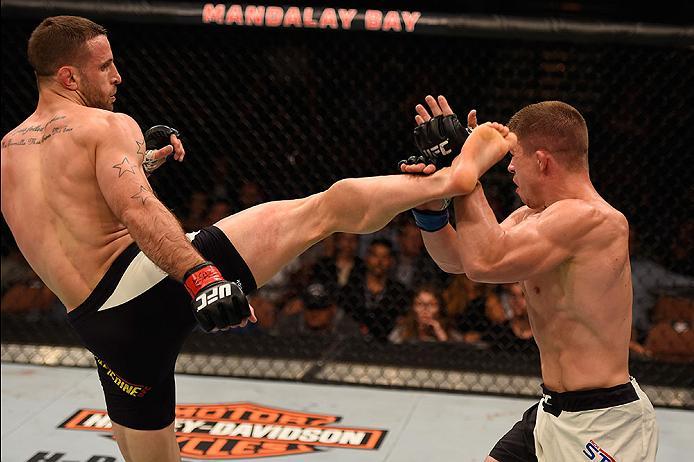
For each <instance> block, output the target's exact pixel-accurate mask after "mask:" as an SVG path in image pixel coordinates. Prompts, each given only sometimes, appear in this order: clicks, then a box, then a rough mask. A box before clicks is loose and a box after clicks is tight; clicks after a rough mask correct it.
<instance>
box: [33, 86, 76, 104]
mask: <svg viewBox="0 0 694 462" xmlns="http://www.w3.org/2000/svg"><path fill="white" fill-rule="evenodd" d="M66 102H70V103H74V104H78V105H80V106H87V102H86V101H85V99H84V97H83V96H82V94H81V93H80V92H79V91H71V90H66V89H64V88H62V87H60V86H58V84H57V83H56V82H50V83H45V84H39V103H38V107H47V106H48V107H50V106H54V105H61V104H65V103H66Z"/></svg>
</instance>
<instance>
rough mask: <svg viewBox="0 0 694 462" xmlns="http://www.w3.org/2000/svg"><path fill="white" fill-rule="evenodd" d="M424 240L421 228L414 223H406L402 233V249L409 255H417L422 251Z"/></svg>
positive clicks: (404, 253)
mask: <svg viewBox="0 0 694 462" xmlns="http://www.w3.org/2000/svg"><path fill="white" fill-rule="evenodd" d="M422 247H424V241H423V240H422V233H420V232H419V228H417V227H416V226H414V225H412V224H409V223H408V224H406V225H405V227H404V228H403V229H402V231H401V234H400V251H401V252H402V254H403V255H406V256H408V257H416V256H418V255H419V254H420V253H422Z"/></svg>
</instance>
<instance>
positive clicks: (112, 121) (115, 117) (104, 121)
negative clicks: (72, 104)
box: [86, 108, 141, 135]
mask: <svg viewBox="0 0 694 462" xmlns="http://www.w3.org/2000/svg"><path fill="white" fill-rule="evenodd" d="M86 110H87V111H89V114H88V116H89V120H90V125H91V128H92V130H94V132H95V133H97V134H99V135H105V134H106V133H108V132H111V133H114V132H115V133H132V132H140V127H139V125H138V124H137V122H135V119H133V118H132V117H130V116H129V115H127V114H123V113H122V112H111V111H105V110H103V109H95V108H86ZM140 133H141V132H140Z"/></svg>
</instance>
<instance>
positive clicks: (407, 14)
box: [202, 3, 422, 32]
mask: <svg viewBox="0 0 694 462" xmlns="http://www.w3.org/2000/svg"><path fill="white" fill-rule="evenodd" d="M357 13H358V10H356V9H354V8H350V9H345V8H338V9H337V10H336V9H335V8H323V9H314V8H312V7H299V6H287V7H280V6H265V5H245V6H242V5H240V4H236V3H235V4H232V5H230V6H229V7H228V8H227V7H226V5H224V4H215V3H206V4H205V5H204V6H203V7H202V22H203V23H205V24H210V23H216V24H225V25H228V26H231V25H236V26H251V27H263V26H266V27H280V26H281V27H302V28H319V29H342V30H349V29H352V27H353V26H355V24H354V19H355V18H356V16H357ZM421 17H422V13H420V12H419V11H398V10H366V11H365V12H364V15H363V24H362V27H363V28H364V29H366V30H380V31H393V32H414V29H415V26H416V25H417V22H418V21H419V19H420V18H421Z"/></svg>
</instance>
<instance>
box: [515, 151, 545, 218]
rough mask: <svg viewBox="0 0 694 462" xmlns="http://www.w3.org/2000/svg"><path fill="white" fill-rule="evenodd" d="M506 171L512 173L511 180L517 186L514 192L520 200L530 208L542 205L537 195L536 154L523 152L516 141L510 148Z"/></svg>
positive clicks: (537, 173)
mask: <svg viewBox="0 0 694 462" xmlns="http://www.w3.org/2000/svg"><path fill="white" fill-rule="evenodd" d="M508 171H509V172H510V173H513V182H514V183H515V184H516V186H517V188H516V194H518V196H519V197H520V199H521V201H523V203H524V204H525V205H527V206H528V207H530V208H531V209H536V208H540V207H542V205H543V202H542V201H541V198H540V195H539V191H540V178H541V177H540V174H541V172H540V168H539V165H538V162H537V156H536V154H535V153H534V152H532V153H526V152H524V151H523V148H522V147H521V145H520V143H517V144H516V146H515V147H514V148H513V149H512V150H511V162H509V164H508Z"/></svg>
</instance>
